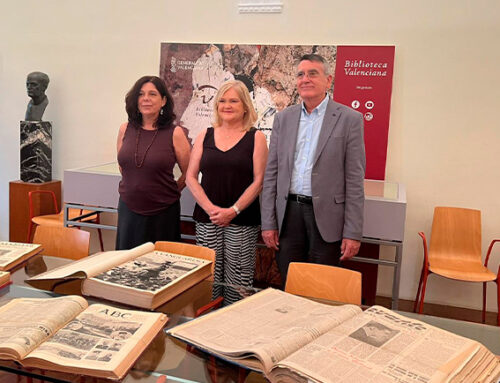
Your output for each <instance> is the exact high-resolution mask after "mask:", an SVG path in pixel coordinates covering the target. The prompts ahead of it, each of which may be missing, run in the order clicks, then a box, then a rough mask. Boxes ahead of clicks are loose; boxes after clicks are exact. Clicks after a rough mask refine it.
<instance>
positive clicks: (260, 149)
mask: <svg viewBox="0 0 500 383" xmlns="http://www.w3.org/2000/svg"><path fill="white" fill-rule="evenodd" d="M214 116H215V121H214V122H213V125H214V126H213V128H208V129H205V130H204V131H202V132H201V133H200V134H199V135H198V137H197V138H196V142H195V144H194V147H193V151H192V154H191V160H190V162H189V167H188V171H187V175H186V184H187V186H188V188H189V190H190V191H191V193H192V194H193V196H194V198H195V200H196V202H197V204H196V207H195V209H194V213H193V218H194V219H195V221H196V240H197V243H198V244H199V245H201V246H206V247H209V248H211V249H214V250H215V251H216V261H215V275H214V280H215V281H216V282H222V283H226V284H234V285H240V286H252V283H253V274H254V270H255V250H256V243H257V238H258V235H259V225H260V206H259V199H258V196H259V193H260V192H261V190H262V181H263V177H264V170H265V166H266V161H267V144H266V138H265V136H264V134H263V133H262V132H260V131H257V130H255V128H253V124H254V123H255V121H256V120H257V114H256V112H255V110H254V108H253V105H252V101H251V99H250V94H249V93H248V89H247V87H246V86H245V84H243V83H242V82H241V81H237V80H232V81H228V82H225V83H224V84H223V85H222V86H221V87H220V89H219V91H218V93H217V95H216V98H215V102H214ZM200 172H201V173H202V180H201V184H200V183H199V182H198V175H199V173H200ZM221 294H223V296H224V298H225V303H232V302H233V301H234V300H236V299H238V294H237V293H235V292H234V290H232V289H231V290H230V289H224V288H222V287H221V286H218V287H216V288H215V289H214V296H220V295H221Z"/></svg>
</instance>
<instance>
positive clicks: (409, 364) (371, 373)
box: [168, 289, 500, 383]
mask: <svg viewBox="0 0 500 383" xmlns="http://www.w3.org/2000/svg"><path fill="white" fill-rule="evenodd" d="M168 333H169V334H171V335H172V336H174V337H177V338H179V339H182V340H184V341H185V342H187V343H189V344H192V345H195V346H197V347H199V348H200V349H203V350H205V351H207V352H209V353H211V354H214V355H217V356H219V357H221V358H223V359H226V360H230V361H232V362H234V363H237V364H239V365H241V366H244V367H247V368H250V369H254V370H258V371H262V372H263V373H264V374H265V375H266V377H267V378H268V379H269V380H270V381H271V382H325V383H327V382H332V383H333V382H345V383H353V382H377V383H385V382H388V383H395V382H398V383H415V382H432V383H434V382H452V383H455V382H488V383H497V382H498V380H499V379H500V359H498V358H497V357H496V356H495V355H493V354H492V353H491V352H490V351H488V350H487V349H486V348H485V347H484V346H483V345H481V344H480V343H478V342H476V341H473V340H471V339H467V338H464V337H461V336H458V335H456V334H453V333H450V332H448V331H444V330H441V329H438V328H436V327H433V326H431V325H428V324H426V323H423V322H420V321H418V320H414V319H409V318H406V317H404V316H402V315H399V314H397V313H395V312H393V311H391V310H388V309H386V308H383V307H379V306H373V307H370V308H369V309H367V310H366V311H362V310H361V309H360V308H359V307H357V306H353V305H343V306H330V305H325V304H321V303H317V302H314V301H311V300H308V299H305V298H301V297H297V296H294V295H291V294H288V293H285V292H282V291H278V290H273V289H267V290H264V291H262V292H260V293H258V294H256V295H253V296H251V297H248V298H246V299H244V300H242V301H240V302H238V303H235V304H233V305H231V306H227V307H225V308H223V309H221V310H218V311H215V312H212V313H210V314H207V315H205V316H203V317H200V318H198V319H195V320H193V321H191V322H187V323H185V324H182V325H180V326H177V327H174V328H173V329H170V330H169V331H168ZM498 341H499V342H500V339H499V340H498Z"/></svg>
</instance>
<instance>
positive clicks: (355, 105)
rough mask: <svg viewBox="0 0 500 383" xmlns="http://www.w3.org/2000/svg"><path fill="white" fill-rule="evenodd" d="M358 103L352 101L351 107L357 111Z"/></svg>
mask: <svg viewBox="0 0 500 383" xmlns="http://www.w3.org/2000/svg"><path fill="white" fill-rule="evenodd" d="M359 105H360V103H359V101H358V100H354V101H353V102H351V106H352V107H353V108H354V109H358V108H359Z"/></svg>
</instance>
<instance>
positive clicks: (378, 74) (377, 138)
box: [333, 46, 394, 180]
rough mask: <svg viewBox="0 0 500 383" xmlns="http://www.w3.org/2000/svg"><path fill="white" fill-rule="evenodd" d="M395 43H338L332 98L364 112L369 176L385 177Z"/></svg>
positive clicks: (367, 172)
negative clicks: (351, 44) (353, 44)
mask: <svg viewBox="0 0 500 383" xmlns="http://www.w3.org/2000/svg"><path fill="white" fill-rule="evenodd" d="M393 68H394V47H393V46H338V47H337V61H336V66H335V85H334V93H333V98H334V100H335V101H337V102H340V103H341V104H344V105H347V106H349V107H351V108H353V109H355V110H357V111H358V112H360V113H362V114H363V117H364V121H365V146H366V178H369V179H377V180H383V179H385V163H386V157H387V137H388V135H389V116H390V109H391V93H392V74H393Z"/></svg>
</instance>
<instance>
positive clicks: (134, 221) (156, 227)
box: [116, 199, 181, 250]
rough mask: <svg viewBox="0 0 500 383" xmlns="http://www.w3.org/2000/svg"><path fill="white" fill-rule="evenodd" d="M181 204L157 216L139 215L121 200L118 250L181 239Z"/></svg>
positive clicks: (175, 204) (169, 207)
mask: <svg viewBox="0 0 500 383" xmlns="http://www.w3.org/2000/svg"><path fill="white" fill-rule="evenodd" d="M180 214H181V204H180V202H179V201H177V202H175V203H173V204H172V205H170V206H168V207H167V208H165V209H164V210H162V211H161V212H159V213H158V214H155V215H142V214H137V213H135V212H133V211H132V210H130V209H129V208H128V207H127V205H126V204H125V202H123V201H122V200H121V199H120V201H119V202H118V230H117V233H116V250H128V249H132V248H133V247H136V246H139V245H142V244H143V243H145V242H156V241H174V242H178V241H180V239H181V228H180V226H181V221H180Z"/></svg>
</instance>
